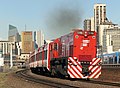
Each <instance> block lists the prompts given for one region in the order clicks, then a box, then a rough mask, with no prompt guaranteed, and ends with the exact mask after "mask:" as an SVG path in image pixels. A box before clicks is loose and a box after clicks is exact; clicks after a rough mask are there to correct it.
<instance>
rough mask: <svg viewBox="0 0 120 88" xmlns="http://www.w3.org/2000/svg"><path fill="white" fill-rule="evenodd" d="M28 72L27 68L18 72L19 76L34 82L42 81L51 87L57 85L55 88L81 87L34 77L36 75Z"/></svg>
mask: <svg viewBox="0 0 120 88" xmlns="http://www.w3.org/2000/svg"><path fill="white" fill-rule="evenodd" d="M26 73H27V71H26V70H21V71H18V72H16V74H17V76H19V77H21V78H24V79H26V80H28V81H32V82H35V83H41V84H44V85H48V86H50V87H55V88H79V87H76V86H71V85H67V84H62V83H58V82H53V81H48V80H45V79H38V78H34V77H32V76H30V75H28V74H26Z"/></svg>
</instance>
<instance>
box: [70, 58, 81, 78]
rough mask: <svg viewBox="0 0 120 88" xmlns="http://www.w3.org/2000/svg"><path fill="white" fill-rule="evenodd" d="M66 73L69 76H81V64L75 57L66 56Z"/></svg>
mask: <svg viewBox="0 0 120 88" xmlns="http://www.w3.org/2000/svg"><path fill="white" fill-rule="evenodd" d="M68 74H69V75H70V78H82V77H83V75H82V66H81V65H80V64H79V63H78V61H77V58H76V57H73V58H72V57H69V58H68Z"/></svg>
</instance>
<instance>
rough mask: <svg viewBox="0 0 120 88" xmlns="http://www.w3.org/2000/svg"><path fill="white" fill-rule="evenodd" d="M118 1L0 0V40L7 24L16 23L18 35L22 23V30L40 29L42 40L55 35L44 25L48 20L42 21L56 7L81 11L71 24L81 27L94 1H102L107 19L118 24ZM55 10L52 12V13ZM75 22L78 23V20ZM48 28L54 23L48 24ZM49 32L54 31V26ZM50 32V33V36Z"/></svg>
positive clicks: (119, 20) (96, 1) (3, 36)
mask: <svg viewBox="0 0 120 88" xmlns="http://www.w3.org/2000/svg"><path fill="white" fill-rule="evenodd" d="M119 2H120V1H118V0H116V1H104V0H101V1H98V0H91V1H88V0H83V1H80V0H76V1H73V0H66V1H64V0H57V1H55V0H51V2H48V0H36V1H33V0H32V1H29V0H21V1H16V0H11V1H7V0H4V1H1V3H0V13H1V15H0V19H1V20H0V39H2V40H7V38H8V30H9V28H8V27H9V24H11V25H14V26H16V27H17V29H18V31H19V33H20V34H21V32H22V31H25V25H26V31H36V30H42V31H43V32H44V34H45V39H52V38H56V37H59V35H58V33H56V34H55V32H53V33H52V31H51V29H50V27H47V26H48V25H49V24H48V23H49V22H46V20H49V16H52V15H51V13H52V12H54V10H55V12H59V11H58V10H59V8H62V9H64V8H65V9H66V8H67V9H71V8H72V11H73V12H74V11H75V9H77V10H78V11H80V12H82V14H81V13H80V14H78V15H81V16H80V21H79V24H77V25H76V26H75V27H77V26H78V27H80V28H82V29H83V21H84V20H85V19H86V18H90V17H92V16H93V14H94V11H93V9H94V4H97V3H102V4H106V7H107V8H106V11H107V13H106V14H107V18H108V19H109V20H111V21H112V22H113V23H116V24H118V25H120V19H119V14H120V13H119V12H118V9H117V8H119V7H118V6H119ZM62 6H63V7H62ZM56 10H57V11H56ZM63 11H65V10H63ZM70 11H71V10H70ZM55 12H54V13H52V14H55ZM75 12H76V11H75ZM73 15H74V14H73ZM73 15H72V16H73ZM51 18H52V19H53V21H56V20H54V18H53V17H51ZM75 19H76V18H75ZM51 21H52V20H51ZM68 21H69V20H68ZM73 22H74V21H73ZM75 22H78V20H77V21H75ZM53 23H54V22H53ZM52 27H54V26H53V25H52ZM73 27H74V26H73ZM71 29H72V26H71ZM56 30H57V29H56ZM50 31H51V33H50ZM53 31H55V29H54V30H53ZM59 31H61V30H59ZM66 32H67V33H68V32H70V29H69V30H68V31H65V32H64V31H63V32H61V33H60V35H61V34H66ZM52 34H54V36H53V35H52Z"/></svg>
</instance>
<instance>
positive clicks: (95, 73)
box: [68, 57, 102, 78]
mask: <svg viewBox="0 0 120 88" xmlns="http://www.w3.org/2000/svg"><path fill="white" fill-rule="evenodd" d="M101 62H102V61H101V59H100V58H93V60H92V62H91V63H90V66H89V72H91V73H90V75H89V76H86V77H84V76H83V74H82V66H81V64H80V63H79V62H78V60H77V58H76V57H73V58H72V57H69V58H68V74H69V75H70V78H98V77H99V76H100V74H101V66H100V65H99V63H101Z"/></svg>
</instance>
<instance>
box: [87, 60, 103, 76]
mask: <svg viewBox="0 0 120 88" xmlns="http://www.w3.org/2000/svg"><path fill="white" fill-rule="evenodd" d="M101 62H102V60H101V59H100V58H93V59H92V63H91V65H90V66H89V71H90V72H91V74H90V76H89V78H98V77H99V76H100V74H101V66H100V63H101Z"/></svg>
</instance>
